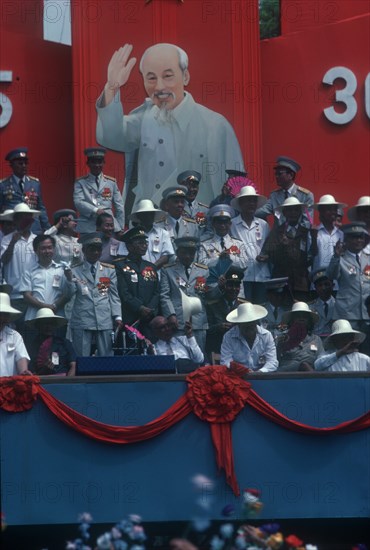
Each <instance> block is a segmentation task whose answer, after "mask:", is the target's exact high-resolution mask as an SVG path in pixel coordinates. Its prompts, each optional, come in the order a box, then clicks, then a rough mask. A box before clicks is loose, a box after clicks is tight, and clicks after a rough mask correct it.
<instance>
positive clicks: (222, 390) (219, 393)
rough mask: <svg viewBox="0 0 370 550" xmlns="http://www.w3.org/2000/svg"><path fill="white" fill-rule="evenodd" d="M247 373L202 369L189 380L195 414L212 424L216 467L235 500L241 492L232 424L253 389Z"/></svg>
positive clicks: (232, 369) (233, 367) (240, 368)
mask: <svg viewBox="0 0 370 550" xmlns="http://www.w3.org/2000/svg"><path fill="white" fill-rule="evenodd" d="M248 372H249V371H248V369H246V368H245V367H243V365H240V364H239V363H234V362H233V363H231V365H230V368H227V367H225V366H223V365H221V366H219V367H215V366H210V367H202V368H200V369H198V370H196V371H194V372H193V373H192V374H190V375H189V376H188V377H187V379H186V380H187V382H188V391H187V397H188V400H189V402H190V404H191V406H192V408H193V412H194V414H196V415H197V416H198V417H199V418H200V419H201V420H205V421H206V422H209V423H210V426H211V435H212V441H213V445H214V447H215V450H216V462H217V466H218V468H219V469H221V468H222V469H224V470H225V475H226V480H227V483H228V484H229V485H230V487H231V488H232V490H233V491H234V494H235V495H236V496H239V495H240V490H239V486H238V482H237V479H236V475H235V470H234V456H233V446H232V440H231V427H230V422H232V421H233V420H234V419H235V417H236V416H237V414H238V413H239V412H240V411H241V410H242V409H243V407H244V406H245V404H246V403H247V401H248V396H249V392H250V387H251V385H250V384H249V383H248V382H245V380H243V378H242V377H243V376H244V375H245V374H247V373H248Z"/></svg>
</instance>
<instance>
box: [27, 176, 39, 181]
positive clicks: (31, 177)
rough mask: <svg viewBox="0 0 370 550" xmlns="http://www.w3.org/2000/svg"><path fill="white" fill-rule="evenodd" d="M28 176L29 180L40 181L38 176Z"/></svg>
mask: <svg viewBox="0 0 370 550" xmlns="http://www.w3.org/2000/svg"><path fill="white" fill-rule="evenodd" d="M28 177H29V178H30V180H34V181H40V180H39V178H35V176H28Z"/></svg>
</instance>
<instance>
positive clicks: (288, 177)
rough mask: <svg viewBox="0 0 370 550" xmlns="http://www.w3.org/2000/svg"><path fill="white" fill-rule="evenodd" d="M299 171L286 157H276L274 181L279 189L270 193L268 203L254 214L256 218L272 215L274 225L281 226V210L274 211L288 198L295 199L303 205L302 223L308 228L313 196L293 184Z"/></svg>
mask: <svg viewBox="0 0 370 550" xmlns="http://www.w3.org/2000/svg"><path fill="white" fill-rule="evenodd" d="M300 169H301V167H300V165H299V164H298V162H296V161H295V160H293V159H291V158H288V157H278V158H277V159H276V166H274V170H275V179H276V183H277V184H278V186H279V187H280V189H276V190H275V191H272V193H271V195H270V197H269V199H268V201H267V202H266V204H264V205H263V206H262V207H261V208H259V209H258V210H257V212H256V217H257V218H263V219H265V218H267V216H268V215H269V214H274V219H275V225H282V224H283V223H284V222H285V217H284V215H283V213H282V212H281V210H276V208H277V207H278V206H281V205H282V204H283V202H284V201H285V200H286V199H288V198H289V197H296V198H297V199H298V200H299V202H301V203H302V204H303V205H304V209H303V222H304V225H305V226H306V227H307V228H309V227H311V225H312V222H313V208H312V205H313V203H314V196H313V194H312V193H311V191H309V190H308V189H305V188H304V187H301V186H299V185H297V184H296V183H295V182H294V179H295V176H296V174H297V172H298V171H299V170H300Z"/></svg>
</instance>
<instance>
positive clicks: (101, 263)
mask: <svg viewBox="0 0 370 550" xmlns="http://www.w3.org/2000/svg"><path fill="white" fill-rule="evenodd" d="M100 265H102V266H103V267H110V268H111V269H115V266H114V265H113V264H106V263H105V262H100Z"/></svg>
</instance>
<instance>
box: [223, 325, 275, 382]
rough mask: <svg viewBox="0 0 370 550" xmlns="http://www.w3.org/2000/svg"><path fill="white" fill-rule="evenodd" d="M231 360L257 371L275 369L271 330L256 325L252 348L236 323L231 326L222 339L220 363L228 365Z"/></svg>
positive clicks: (273, 343)
mask: <svg viewBox="0 0 370 550" xmlns="http://www.w3.org/2000/svg"><path fill="white" fill-rule="evenodd" d="M231 361H236V362H238V363H241V364H242V365H244V366H245V367H247V368H249V369H251V370H254V371H257V370H258V371H259V372H271V371H274V370H276V369H277V367H278V360H277V357H276V346H275V342H274V339H273V337H272V334H271V332H269V331H268V330H266V329H264V328H262V327H259V326H257V334H256V338H255V339H254V342H253V346H252V349H251V348H250V347H249V345H248V343H247V341H246V339H245V338H244V337H243V336H242V335H241V334H240V329H239V327H238V325H236V326H234V327H233V328H231V329H230V330H229V331H228V332H226V334H225V335H224V337H223V339H222V344H221V365H227V366H228V367H229V366H230V362H231Z"/></svg>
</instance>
